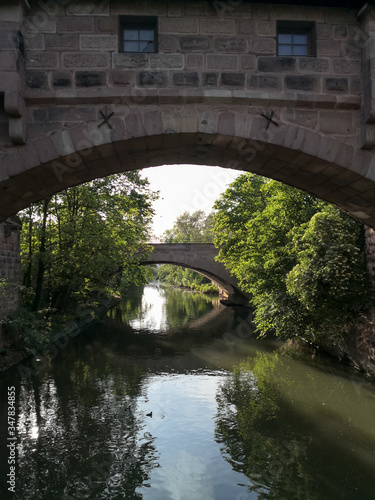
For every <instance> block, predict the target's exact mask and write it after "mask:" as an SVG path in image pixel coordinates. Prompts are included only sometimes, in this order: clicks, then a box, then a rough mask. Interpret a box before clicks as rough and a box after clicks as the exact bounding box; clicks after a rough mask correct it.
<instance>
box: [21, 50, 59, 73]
mask: <svg viewBox="0 0 375 500" xmlns="http://www.w3.org/2000/svg"><path fill="white" fill-rule="evenodd" d="M58 66H59V60H58V54H57V53H56V52H44V51H43V52H42V51H29V52H28V53H27V59H26V68H27V69H33V68H35V69H37V68H41V69H42V68H43V69H44V68H45V69H56V68H58Z"/></svg>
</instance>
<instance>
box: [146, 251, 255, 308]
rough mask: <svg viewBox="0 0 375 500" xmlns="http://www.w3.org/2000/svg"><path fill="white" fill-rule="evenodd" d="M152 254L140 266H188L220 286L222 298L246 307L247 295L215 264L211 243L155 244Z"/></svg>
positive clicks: (221, 267)
mask: <svg viewBox="0 0 375 500" xmlns="http://www.w3.org/2000/svg"><path fill="white" fill-rule="evenodd" d="M153 248H154V249H153V251H152V252H151V253H149V254H147V255H145V256H144V257H142V256H141V264H143V265H148V264H173V265H175V266H181V267H187V268H189V269H192V270H193V271H196V272H197V273H199V274H202V275H203V276H206V277H207V278H208V279H210V280H211V281H212V282H213V283H215V285H217V286H218V287H219V291H220V296H221V298H228V299H230V300H231V301H232V302H235V303H243V304H248V302H249V295H248V294H246V293H245V292H242V291H241V290H240V287H239V285H238V282H237V280H236V278H235V277H233V276H231V275H230V273H229V272H228V270H227V269H226V268H225V267H224V265H223V264H221V262H217V261H216V260H215V257H216V256H217V249H216V248H215V246H214V245H213V244H212V243H178V244H176V243H172V244H171V243H157V244H153Z"/></svg>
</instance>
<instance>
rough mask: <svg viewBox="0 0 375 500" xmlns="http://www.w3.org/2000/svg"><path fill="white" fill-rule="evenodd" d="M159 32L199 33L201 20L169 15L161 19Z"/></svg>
mask: <svg viewBox="0 0 375 500" xmlns="http://www.w3.org/2000/svg"><path fill="white" fill-rule="evenodd" d="M159 33H160V34H169V33H176V34H178V33H186V34H193V33H199V20H198V19H192V18H175V17H172V18H171V17H169V18H168V17H167V18H161V19H160V20H159Z"/></svg>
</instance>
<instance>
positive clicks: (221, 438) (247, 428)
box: [0, 286, 375, 500]
mask: <svg viewBox="0 0 375 500" xmlns="http://www.w3.org/2000/svg"><path fill="white" fill-rule="evenodd" d="M155 291H157V292H158V294H159V295H158V296H157V295H155ZM188 295H189V296H188ZM188 295H185V293H183V292H180V291H178V290H170V291H169V290H166V289H159V290H157V288H156V287H155V286H153V287H151V289H149V287H146V297H147V300H143V299H142V293H141V291H140V290H138V292H137V291H135V292H133V293H132V295H131V296H130V297H129V299H128V300H127V301H126V302H125V303H124V304H123V305H122V306H121V307H119V308H117V309H116V310H115V311H112V312H111V314H110V315H109V317H108V318H106V320H105V321H104V322H102V323H98V324H96V325H94V326H92V327H91V328H90V329H89V330H88V331H87V332H86V333H85V334H83V335H81V336H79V337H77V338H75V339H73V340H72V341H71V342H70V343H69V344H68V346H67V348H66V349H65V350H63V351H62V352H61V353H60V355H59V356H58V357H57V358H56V359H54V360H50V362H49V363H46V367H45V369H43V370H41V371H40V372H39V373H38V374H37V376H33V377H29V378H27V377H25V376H23V377H22V378H21V376H20V375H19V374H18V372H17V371H16V370H13V371H12V370H11V371H9V372H8V373H7V374H5V375H4V376H2V377H0V388H1V391H2V394H6V391H7V386H9V385H14V386H15V387H16V394H17V407H18V464H17V488H16V489H17V493H16V495H13V494H10V493H9V492H8V491H7V490H6V487H5V484H4V483H2V484H1V485H0V497H1V498H2V499H8V498H18V499H27V500H28V499H30V500H31V499H32V500H34V499H37V500H39V499H40V500H54V499H62V498H65V499H72V498H74V499H79V498H90V499H98V500H99V499H101V500H103V499H126V500H133V499H144V500H177V499H178V500H201V499H202V500H228V499H233V500H252V499H270V500H271V499H272V500H294V499H301V500H302V499H303V500H307V499H308V500H327V499H331V498H332V499H334V500H357V499H358V500H370V499H371V500H372V499H373V498H374V496H373V492H374V490H375V479H374V478H375V419H374V414H375V390H374V387H373V386H371V385H370V384H368V383H367V382H366V381H364V380H363V379H360V378H356V377H354V376H352V375H351V373H350V372H347V371H346V370H344V369H341V368H338V366H336V365H334V364H332V363H331V362H329V363H328V362H327V363H328V364H325V363H326V362H324V363H323V362H322V361H320V360H318V359H317V360H315V361H314V362H310V363H306V362H301V361H300V360H294V359H291V358H290V357H286V356H282V355H280V354H279V353H278V352H277V351H276V350H275V343H274V342H270V341H264V340H262V341H257V340H255V339H254V338H253V337H252V336H251V335H248V330H246V329H245V330H244V328H243V325H244V319H246V318H247V317H248V314H249V313H248V311H247V310H244V309H236V308H227V307H224V306H218V307H214V304H212V299H210V298H206V297H203V296H201V295H198V294H188ZM150 297H161V298H162V299H163V300H159V299H158V298H157V300H156V301H155V304H159V305H158V306H157V307H158V308H159V310H160V309H161V310H162V311H163V314H162V315H160V314H159V313H158V312H157V310H155V317H156V319H155V321H154V323H150V322H149V321H148V320H147V317H148V315H149V314H150V313H149V312H147V311H149V310H150V306H152V305H153V303H151V302H152V301H151V299H150ZM163 301H165V302H163ZM170 304H173V306H172V305H170ZM133 311H136V312H134V314H137V315H138V317H135V316H132V313H133ZM179 318H180V319H179ZM179 321H180V326H179V327H178V326H176V325H177V324H178V322H179ZM147 324H148V325H151V326H150V329H149V328H147V327H146V325H147ZM132 325H133V326H132ZM158 329H159V330H158ZM241 360H244V361H242V362H241V363H240V361H241ZM3 400H4V402H5V398H3ZM0 415H1V419H0V431H1V435H2V436H5V435H6V405H5V404H2V405H1V414H0ZM3 444H4V446H2V447H1V448H0V459H1V460H2V463H4V464H5V463H6V458H7V457H6V453H7V452H6V444H5V442H4V443H3ZM3 472H4V469H3Z"/></svg>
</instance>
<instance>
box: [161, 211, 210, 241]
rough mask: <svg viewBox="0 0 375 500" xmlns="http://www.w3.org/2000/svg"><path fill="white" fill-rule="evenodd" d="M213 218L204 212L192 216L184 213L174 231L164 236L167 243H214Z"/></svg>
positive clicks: (167, 232) (197, 212)
mask: <svg viewBox="0 0 375 500" xmlns="http://www.w3.org/2000/svg"><path fill="white" fill-rule="evenodd" d="M212 230H213V216H212V214H210V215H208V216H207V215H206V214H205V213H204V212H203V211H202V210H197V211H196V212H194V213H192V214H190V213H189V212H184V213H183V214H182V215H180V216H179V217H177V219H176V221H175V223H174V224H173V228H172V229H167V231H165V233H164V235H163V240H164V242H165V243H212V242H213V232H212Z"/></svg>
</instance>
